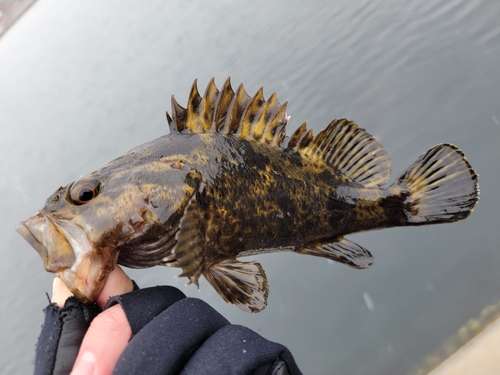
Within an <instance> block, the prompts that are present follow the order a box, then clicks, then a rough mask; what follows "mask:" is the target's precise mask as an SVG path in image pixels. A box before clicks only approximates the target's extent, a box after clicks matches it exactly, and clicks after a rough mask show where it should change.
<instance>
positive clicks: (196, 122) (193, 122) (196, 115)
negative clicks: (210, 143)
mask: <svg viewBox="0 0 500 375" xmlns="http://www.w3.org/2000/svg"><path fill="white" fill-rule="evenodd" d="M197 81H198V80H196V79H195V80H194V83H193V86H192V87H191V92H190V94H189V99H188V106H187V121H186V122H187V127H188V129H189V130H190V131H191V132H192V133H201V132H202V131H203V126H202V122H201V117H200V113H201V108H200V105H202V102H201V96H200V93H199V92H198V87H197Z"/></svg>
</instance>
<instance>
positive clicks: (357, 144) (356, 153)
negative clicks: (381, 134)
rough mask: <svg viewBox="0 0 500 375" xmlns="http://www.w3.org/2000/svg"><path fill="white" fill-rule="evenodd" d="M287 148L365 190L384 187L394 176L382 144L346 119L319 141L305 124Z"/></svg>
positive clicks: (335, 123) (334, 123) (320, 135)
mask: <svg viewBox="0 0 500 375" xmlns="http://www.w3.org/2000/svg"><path fill="white" fill-rule="evenodd" d="M287 147H288V148H289V149H292V150H294V151H297V152H299V153H301V154H302V155H307V156H308V157H310V158H313V159H314V158H316V159H321V160H323V161H324V162H326V163H327V164H330V165H332V166H333V167H334V168H335V169H337V170H338V171H339V172H341V173H342V174H343V175H345V176H348V177H349V178H351V179H352V180H354V181H356V182H358V183H360V184H362V185H363V186H365V187H375V186H379V185H382V184H384V183H386V182H387V180H389V177H390V174H391V162H390V160H389V157H388V155H387V152H386V151H385V150H384V148H383V147H382V146H381V145H380V143H378V141H377V140H376V139H375V138H373V137H372V136H371V135H370V134H368V133H367V132H366V131H365V129H362V128H360V127H359V126H358V125H356V124H355V123H354V122H352V121H349V120H346V119H339V120H333V121H332V122H331V123H330V124H329V125H328V126H327V127H326V129H323V130H321V131H320V132H319V133H318V135H317V136H316V137H313V135H312V132H311V131H307V129H306V126H305V123H304V124H302V126H301V127H300V128H298V129H297V130H296V131H295V133H293V135H292V136H291V137H290V139H289V141H288V146H287Z"/></svg>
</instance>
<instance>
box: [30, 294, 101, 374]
mask: <svg viewBox="0 0 500 375" xmlns="http://www.w3.org/2000/svg"><path fill="white" fill-rule="evenodd" d="M44 312H45V322H44V324H43V327H42V332H41V333H40V336H39V337H38V343H37V346H36V355H35V375H62V374H65V375H67V374H69V373H70V371H71V369H72V368H73V364H74V363H75V359H76V356H77V355H78V350H79V349H80V345H81V343H82V340H83V336H84V335H85V332H87V329H88V327H89V325H90V323H91V322H92V319H94V317H95V316H96V315H97V314H98V313H99V312H101V309H100V308H99V306H97V305H91V306H87V305H84V304H82V303H81V302H80V301H79V300H77V299H76V298H75V297H71V298H68V299H67V300H66V302H65V304H64V307H63V308H60V307H59V306H57V305H56V304H55V303H51V304H50V305H49V306H47V308H46V309H45V310H44Z"/></svg>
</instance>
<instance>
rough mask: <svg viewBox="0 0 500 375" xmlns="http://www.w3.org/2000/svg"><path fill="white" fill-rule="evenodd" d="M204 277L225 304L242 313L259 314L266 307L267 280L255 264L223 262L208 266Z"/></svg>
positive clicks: (258, 265)
mask: <svg viewBox="0 0 500 375" xmlns="http://www.w3.org/2000/svg"><path fill="white" fill-rule="evenodd" d="M204 276H205V277H206V279H207V280H208V281H209V282H210V284H212V286H213V287H214V289H215V290H216V291H217V292H218V293H219V295H220V296H221V297H222V298H223V299H224V300H225V301H226V302H227V303H232V304H235V305H236V306H238V307H239V308H240V309H242V310H243V311H246V312H259V311H261V310H263V309H264V308H265V307H266V306H267V296H268V294H269V289H268V286H267V278H266V274H265V273H264V269H263V268H262V266H261V265H260V264H259V263H257V262H239V261H237V260H225V261H222V262H220V263H217V264H214V265H212V266H210V267H209V268H208V270H207V271H206V272H205V273H204Z"/></svg>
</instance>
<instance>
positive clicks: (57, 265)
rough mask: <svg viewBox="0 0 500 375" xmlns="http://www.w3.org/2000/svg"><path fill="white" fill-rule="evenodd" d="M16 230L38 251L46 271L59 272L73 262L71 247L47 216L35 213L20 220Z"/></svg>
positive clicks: (73, 255) (73, 254) (73, 256)
mask: <svg viewBox="0 0 500 375" xmlns="http://www.w3.org/2000/svg"><path fill="white" fill-rule="evenodd" d="M16 231H17V233H19V234H20V235H21V236H22V237H23V238H24V239H25V240H26V241H27V242H28V243H29V244H30V245H31V246H32V247H33V248H34V249H35V250H36V251H37V252H38V254H39V255H40V257H41V258H42V261H43V263H44V267H45V270H47V271H48V272H53V273H56V272H60V271H61V270H63V269H66V268H70V267H71V266H72V265H73V264H74V263H75V260H76V258H75V253H74V251H73V248H72V247H71V245H70V243H69V242H68V240H67V239H66V237H65V236H64V235H63V234H62V233H61V232H60V230H59V229H58V227H57V226H56V225H55V224H54V223H53V222H52V221H51V220H50V219H49V218H48V217H47V216H45V215H42V214H41V213H37V214H35V215H33V216H31V217H30V218H28V219H27V220H25V221H22V222H20V223H19V224H18V225H17V227H16Z"/></svg>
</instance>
